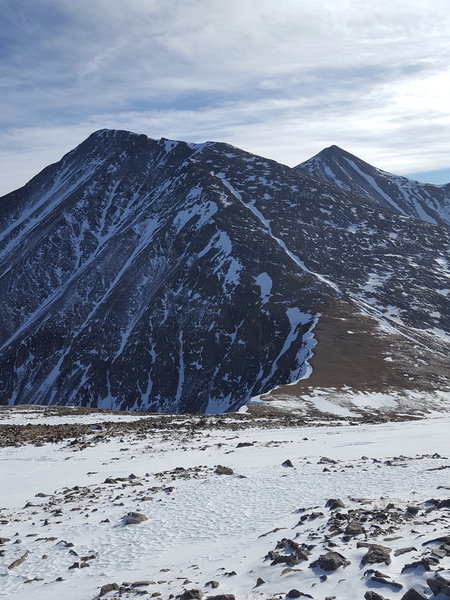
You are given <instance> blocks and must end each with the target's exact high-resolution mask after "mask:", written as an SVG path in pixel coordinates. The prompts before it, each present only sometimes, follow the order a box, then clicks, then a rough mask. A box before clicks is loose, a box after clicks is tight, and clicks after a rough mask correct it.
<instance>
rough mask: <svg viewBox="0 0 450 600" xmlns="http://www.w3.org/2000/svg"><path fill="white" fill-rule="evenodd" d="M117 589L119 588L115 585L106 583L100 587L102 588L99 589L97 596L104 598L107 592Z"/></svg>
mask: <svg viewBox="0 0 450 600" xmlns="http://www.w3.org/2000/svg"><path fill="white" fill-rule="evenodd" d="M118 589H119V586H118V585H117V583H106V584H105V585H102V587H101V588H100V593H99V596H104V595H105V594H107V593H108V592H113V591H116V590H118Z"/></svg>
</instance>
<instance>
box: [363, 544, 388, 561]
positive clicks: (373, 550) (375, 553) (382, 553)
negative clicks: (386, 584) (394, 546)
mask: <svg viewBox="0 0 450 600" xmlns="http://www.w3.org/2000/svg"><path fill="white" fill-rule="evenodd" d="M391 551H392V550H391V548H388V547H387V546H379V545H378V544H373V545H372V546H371V547H370V548H369V551H368V552H367V554H365V555H364V556H363V557H362V560H361V565H373V564H375V563H385V564H386V565H390V564H391V557H390V556H389V555H390V553H391Z"/></svg>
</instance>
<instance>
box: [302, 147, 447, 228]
mask: <svg viewBox="0 0 450 600" xmlns="http://www.w3.org/2000/svg"><path fill="white" fill-rule="evenodd" d="M294 169H295V170H296V171H297V172H299V173H303V174H305V175H309V176H310V177H313V178H314V179H318V180H320V181H324V182H327V183H332V184H333V185H336V186H337V187H339V188H340V189H342V190H345V191H347V192H351V193H353V194H356V195H358V196H362V197H365V198H367V199H370V200H371V201H374V202H375V203H376V204H378V205H379V206H380V207H382V208H383V209H384V210H386V209H388V210H393V211H394V212H396V213H397V214H400V215H402V216H405V217H414V218H416V219H420V220H421V221H425V222H427V223H432V224H434V225H436V224H439V225H447V226H448V225H450V195H449V194H448V192H446V189H445V186H443V187H437V186H433V185H432V184H422V183H420V182H418V181H414V180H412V179H407V178H406V177H400V176H399V175H393V174H391V173H388V172H386V171H382V170H381V169H378V168H376V167H374V166H372V165H370V164H369V163H367V162H365V161H364V160H362V159H361V158H359V157H357V156H355V155H353V154H350V152H347V151H346V150H343V149H342V148H340V147H339V146H336V145H332V146H329V147H328V148H324V149H323V150H321V151H320V152H319V153H318V154H316V155H314V156H313V157H312V158H310V159H309V160H306V161H305V162H303V163H301V164H299V165H297V166H296V167H294Z"/></svg>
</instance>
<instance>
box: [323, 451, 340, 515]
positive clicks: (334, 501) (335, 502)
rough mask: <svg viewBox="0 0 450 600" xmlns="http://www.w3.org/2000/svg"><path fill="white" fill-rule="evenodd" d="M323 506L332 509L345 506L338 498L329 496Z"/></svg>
mask: <svg viewBox="0 0 450 600" xmlns="http://www.w3.org/2000/svg"><path fill="white" fill-rule="evenodd" d="M321 460H323V459H321ZM325 506H326V507H327V508H330V509H331V510H334V509H335V508H345V504H344V503H343V502H342V500H339V499H338V498H330V499H329V500H327V503H326V504H325Z"/></svg>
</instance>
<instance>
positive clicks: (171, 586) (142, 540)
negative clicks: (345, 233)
mask: <svg viewBox="0 0 450 600" xmlns="http://www.w3.org/2000/svg"><path fill="white" fill-rule="evenodd" d="M104 416H105V415H103V414H102V415H101V418H98V419H97V420H96V422H99V421H100V420H102V421H105V420H106V419H104V418H103V417H104ZM117 417H118V416H117ZM11 418H12V419H14V418H13V417H11ZM22 418H24V417H23V414H22V416H20V419H22ZM71 418H72V419H75V418H77V419H78V422H80V423H92V422H93V416H92V415H78V417H75V416H73V417H71ZM121 418H123V417H121ZM125 418H126V417H125ZM20 419H19V417H18V420H20ZM10 422H11V419H10V420H5V421H4V423H10ZM229 422H230V428H229V429H228V428H227V429H223V430H216V429H199V428H196V429H194V428H192V427H189V421H187V422H186V423H185V425H184V426H183V424H181V425H179V426H177V427H176V428H174V429H170V430H164V429H162V430H157V429H155V430H152V429H149V430H148V432H147V434H146V435H142V434H140V435H136V433H133V432H127V431H124V434H123V435H122V436H119V435H115V436H108V435H106V434H105V433H103V434H102V435H99V437H98V441H97V443H95V444H92V445H91V446H89V447H85V445H84V444H83V443H81V440H78V441H74V442H72V440H65V441H64V442H61V443H57V444H56V443H53V444H52V443H46V444H43V445H38V446H35V445H33V444H27V445H21V446H8V447H3V448H2V449H1V452H0V458H1V460H0V481H1V487H0V507H2V508H0V522H1V528H0V537H1V538H7V541H5V542H4V543H2V545H0V597H4V598H7V599H8V600H16V599H17V600H18V599H19V598H20V599H21V600H22V599H24V598H26V599H27V600H28V599H30V600H34V599H36V600H50V599H53V598H54V599H56V598H58V599H60V598H64V600H88V599H92V598H94V597H96V596H97V595H98V594H99V591H100V588H101V587H102V586H104V585H105V584H108V583H117V584H118V585H119V586H122V597H125V598H132V597H135V596H136V595H138V594H141V593H143V592H144V591H147V592H148V594H156V593H158V592H159V593H160V594H161V596H162V598H168V597H170V594H173V595H174V596H177V595H179V594H180V593H182V592H183V590H185V589H187V590H190V589H198V590H201V591H203V592H204V593H205V594H206V595H209V596H213V595H217V594H234V595H235V597H236V598H237V599H238V600H240V599H244V598H246V599H247V598H266V597H267V598H269V597H270V598H272V597H274V596H279V597H282V598H284V597H285V596H286V594H287V593H288V592H289V591H290V590H292V589H297V590H299V591H300V592H302V593H304V594H310V596H312V597H313V598H314V599H318V600H324V599H325V598H326V597H330V596H335V597H336V598H337V599H338V600H339V599H348V598H363V597H364V593H365V592H366V591H367V590H370V589H372V590H374V591H377V592H378V593H380V594H381V595H382V596H383V597H385V598H391V599H393V598H399V599H400V598H401V597H402V596H403V594H404V593H405V592H406V591H407V590H408V589H409V588H411V587H415V588H416V589H417V590H419V591H421V590H422V591H423V592H425V597H427V598H428V597H432V593H431V590H430V588H429V587H428V585H427V583H426V579H427V578H429V577H433V576H434V575H433V573H432V572H431V571H435V570H438V569H441V568H444V569H448V568H449V567H450V552H449V553H447V555H445V554H446V551H445V550H440V549H439V546H442V545H443V542H433V543H431V544H426V545H425V546H423V545H422V544H423V543H424V542H427V541H428V540H431V539H433V538H436V537H440V536H444V535H449V524H450V516H449V508H448V505H446V504H445V502H441V503H440V504H439V501H442V500H445V499H448V497H449V490H450V488H449V487H446V486H449V485H450V484H449V478H448V473H449V470H448V469H449V468H450V461H449V460H448V457H447V453H448V452H449V450H450V444H449V432H450V417H449V416H448V415H435V416H434V417H432V418H428V419H426V420H418V421H409V422H396V423H386V424H378V425H357V426H352V425H344V426H336V427H332V426H317V427H306V428H295V429H294V428H273V429H272V428H260V429H259V428H254V429H245V428H243V429H242V428H241V429H234V428H233V427H232V418H230V420H229ZM227 423H228V420H227ZM50 424H51V423H50ZM93 435H95V434H91V436H93ZM238 444H244V445H243V446H241V447H238ZM288 459H289V460H290V461H291V463H292V465H293V466H286V465H285V466H283V463H284V462H285V461H286V460H288ZM217 465H223V466H225V467H229V468H230V469H232V471H233V473H232V474H222V475H219V474H217V473H216V472H215V469H216V467H217ZM105 480H107V481H108V482H105ZM36 494H39V495H38V496H36ZM332 498H333V499H341V500H342V501H343V503H344V505H345V506H344V507H341V508H338V509H335V510H333V509H331V508H329V507H326V506H325V504H326V502H327V501H328V500H329V499H332ZM430 499H434V500H433V502H434V504H433V503H426V501H427V500H430ZM391 505H392V506H391ZM408 507H410V508H409V509H408ZM411 507H412V508H411ZM416 509H417V511H416ZM352 511H353V512H352ZM129 512H138V513H142V514H144V515H146V517H148V519H147V520H146V521H144V522H142V523H139V524H134V525H125V524H124V520H123V518H124V517H125V515H127V514H128V513H129ZM352 521H356V522H358V523H359V524H360V525H361V527H362V529H363V532H362V533H360V534H358V535H356V536H354V537H352V536H348V535H346V534H345V527H346V526H347V525H348V523H349V522H352ZM339 523H341V525H342V527H341V529H339V527H340V525H339ZM275 529H276V530H277V531H274V530H275ZM269 532H270V533H269ZM265 534H267V535H265ZM283 539H285V540H288V542H286V541H285V542H283V543H282V544H281V546H279V548H278V549H276V547H277V544H278V542H280V541H281V540H283ZM19 540H20V541H19ZM289 541H291V542H292V543H289ZM449 541H450V540H449ZM358 542H367V543H369V544H381V545H382V546H385V547H388V548H390V549H391V552H389V553H388V554H389V556H390V559H391V560H392V562H391V564H389V565H388V564H384V563H381V564H378V563H376V564H367V565H365V566H361V564H360V563H361V560H362V558H363V557H364V556H365V555H366V554H367V552H368V548H367V547H364V546H361V547H359V548H358V547H357V543H358ZM296 544H298V547H297V546H296ZM283 546H284V548H283ZM409 546H411V547H414V548H415V550H410V551H408V552H406V553H405V554H401V555H398V556H394V553H395V550H398V549H400V548H405V547H409ZM299 549H301V550H302V551H303V552H306V551H307V552H308V553H310V554H307V555H306V558H305V560H298V564H297V563H296V561H295V560H294V561H292V560H291V561H290V562H289V556H292V554H295V553H296V552H297V550H299ZM449 550H450V548H449ZM271 551H273V552H275V554H271V555H270V556H269V557H267V555H268V553H269V552H271ZM327 551H333V552H338V553H340V554H342V555H343V556H344V557H345V559H346V560H348V561H350V564H349V565H348V566H346V567H343V566H340V567H338V568H337V569H336V570H333V571H325V570H323V569H322V568H320V567H318V566H315V567H314V566H311V563H313V562H314V561H315V560H316V559H317V558H318V557H319V556H321V555H323V554H325V553H326V552H327ZM435 551H437V554H433V552H435ZM27 552H28V554H26V553H27ZM439 552H440V553H441V554H442V553H443V556H442V557H439V556H438V555H439ZM424 553H425V554H426V555H427V556H428V557H431V558H432V559H433V560H434V559H436V560H437V561H438V562H436V564H434V563H433V564H432V565H431V571H430V572H427V571H425V567H424V566H423V565H422V564H421V565H416V566H415V567H414V566H413V567H411V568H408V569H406V570H405V572H404V573H403V574H401V570H402V568H403V567H404V565H405V564H406V563H413V562H414V561H416V560H422V558H423V554H424ZM24 555H25V559H24V561H23V562H22V563H21V564H20V565H18V566H16V567H15V568H8V567H9V566H11V564H12V563H13V562H14V561H15V560H16V559H19V558H21V557H23V556H24ZM277 556H278V559H276V557H277ZM280 557H281V558H280ZM277 560H279V562H278V563H277V564H272V563H274V562H275V563H276V562H277ZM286 561H287V562H286ZM77 565H78V566H77ZM370 569H373V570H379V571H381V572H382V573H383V574H385V575H386V577H387V579H386V581H388V582H391V583H387V584H383V583H380V582H379V581H374V580H373V579H372V578H373V576H374V574H373V573H370V572H368V570H370ZM233 573H234V574H233ZM441 574H442V575H446V576H448V575H449V572H448V570H447V571H442V573H441ZM60 578H61V579H60ZM258 578H261V579H262V580H263V582H264V583H260V585H258V586H256V584H257V580H258ZM210 581H215V582H217V583H218V584H219V585H218V587H217V589H213V588H212V587H211V585H209V586H208V585H207V582H210ZM392 581H393V582H395V583H397V584H400V585H401V586H403V587H402V589H395V588H394V587H393V586H392ZM124 582H129V583H130V585H129V586H123V585H122V584H123V583H124ZM136 582H142V585H139V586H136V585H135V586H134V587H132V586H131V583H136ZM144 584H145V585H144ZM214 585H215V584H214ZM118 593H119V591H114V590H113V591H111V592H109V593H108V595H105V597H106V598H109V597H114V595H117V594H118ZM155 597H156V596H155Z"/></svg>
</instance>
